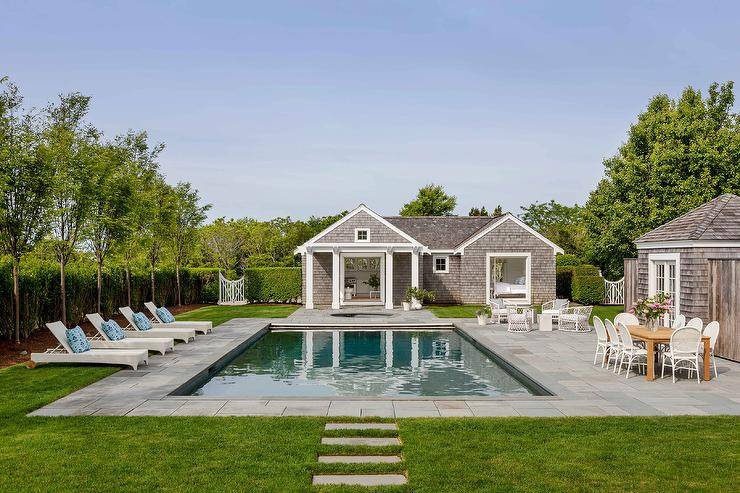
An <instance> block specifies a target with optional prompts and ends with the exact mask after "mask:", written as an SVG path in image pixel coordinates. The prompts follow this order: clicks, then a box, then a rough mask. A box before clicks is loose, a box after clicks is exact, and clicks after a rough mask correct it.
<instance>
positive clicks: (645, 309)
mask: <svg viewBox="0 0 740 493" xmlns="http://www.w3.org/2000/svg"><path fill="white" fill-rule="evenodd" d="M672 307H673V303H672V300H671V297H670V295H667V294H665V293H658V294H656V295H655V296H650V297H648V298H645V299H644V300H643V299H639V300H637V303H635V306H633V307H632V309H630V313H633V314H635V315H637V316H638V317H641V318H642V319H643V320H645V326H646V327H647V328H649V329H650V330H652V331H655V330H657V326H658V323H657V322H658V319H660V317H662V316H663V315H665V314H666V313H668V312H670V311H671V308H672Z"/></svg>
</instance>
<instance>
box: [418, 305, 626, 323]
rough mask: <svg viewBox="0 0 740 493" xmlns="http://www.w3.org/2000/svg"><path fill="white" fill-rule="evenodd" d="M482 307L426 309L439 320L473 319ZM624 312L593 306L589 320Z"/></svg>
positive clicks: (622, 307) (613, 307) (443, 306)
mask: <svg viewBox="0 0 740 493" xmlns="http://www.w3.org/2000/svg"><path fill="white" fill-rule="evenodd" d="M482 307H483V305H429V306H427V307H426V308H427V309H428V310H429V311H430V312H432V313H434V314H435V315H436V316H438V317H439V318H475V311H476V310H478V309H480V308H482ZM540 309H541V308H540V307H539V306H536V307H535V310H537V311H538V312H539V311H540ZM623 311H624V306H621V305H620V306H607V305H598V306H595V307H594V309H593V311H592V312H591V319H593V317H594V315H596V316H597V317H599V318H602V319H603V318H608V319H610V320H614V316H615V315H616V314H617V313H621V312H623Z"/></svg>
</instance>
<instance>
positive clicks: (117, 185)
mask: <svg viewBox="0 0 740 493" xmlns="http://www.w3.org/2000/svg"><path fill="white" fill-rule="evenodd" d="M93 166H94V169H93V173H92V174H91V176H90V179H89V186H88V189H87V191H86V193H87V198H88V200H89V214H88V217H87V221H86V222H85V227H84V229H83V237H84V239H85V240H86V241H87V243H88V244H89V249H90V250H91V251H92V252H93V254H94V255H95V262H96V264H97V311H98V312H99V313H100V312H101V305H102V292H103V264H104V262H105V260H106V258H107V256H108V254H109V253H110V251H111V249H112V248H113V245H114V244H115V243H116V242H117V241H120V240H122V239H123V238H124V237H125V235H126V233H127V216H128V215H129V213H130V209H131V206H132V204H133V200H132V193H133V192H132V189H133V187H134V186H135V174H134V173H133V171H132V169H131V161H130V160H129V159H128V155H127V152H126V149H125V148H121V147H119V146H117V145H115V143H111V144H107V145H105V146H99V147H98V149H97V152H96V153H95V159H94V160H93Z"/></svg>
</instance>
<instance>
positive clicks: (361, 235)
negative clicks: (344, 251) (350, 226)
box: [355, 229, 370, 243]
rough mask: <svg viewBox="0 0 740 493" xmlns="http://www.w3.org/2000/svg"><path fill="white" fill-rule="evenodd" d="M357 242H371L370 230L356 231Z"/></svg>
mask: <svg viewBox="0 0 740 493" xmlns="http://www.w3.org/2000/svg"><path fill="white" fill-rule="evenodd" d="M355 241H361V242H366V243H367V242H369V241H370V230H367V229H356V230H355Z"/></svg>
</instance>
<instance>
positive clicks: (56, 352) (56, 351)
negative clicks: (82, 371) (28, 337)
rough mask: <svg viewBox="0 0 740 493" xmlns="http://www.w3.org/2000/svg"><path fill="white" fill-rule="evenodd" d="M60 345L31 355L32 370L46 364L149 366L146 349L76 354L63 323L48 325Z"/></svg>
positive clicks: (135, 367) (98, 350) (107, 350)
mask: <svg viewBox="0 0 740 493" xmlns="http://www.w3.org/2000/svg"><path fill="white" fill-rule="evenodd" d="M46 326H47V327H48V328H49V330H50V331H51V333H52V334H54V337H56V338H57V341H59V345H58V346H57V347H55V348H53V349H47V350H46V352H44V353H31V363H30V364H29V366H30V367H31V368H33V367H35V366H36V365H40V364H45V363H73V364H78V363H88V364H96V365H123V366H130V367H131V368H133V369H134V370H136V369H137V368H138V367H139V363H144V364H146V365H148V364H149V352H148V351H147V350H146V349H90V350H89V351H85V352H83V353H75V352H73V351H72V348H70V346H69V342H68V341H67V328H66V327H65V326H64V324H63V323H62V322H52V323H47V324H46Z"/></svg>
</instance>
